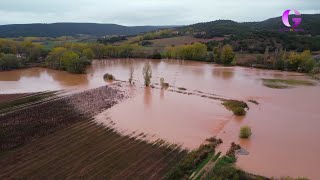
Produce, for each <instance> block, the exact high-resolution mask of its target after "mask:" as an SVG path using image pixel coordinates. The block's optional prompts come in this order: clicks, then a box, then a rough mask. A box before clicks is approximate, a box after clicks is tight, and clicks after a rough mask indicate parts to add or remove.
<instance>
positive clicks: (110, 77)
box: [103, 73, 115, 81]
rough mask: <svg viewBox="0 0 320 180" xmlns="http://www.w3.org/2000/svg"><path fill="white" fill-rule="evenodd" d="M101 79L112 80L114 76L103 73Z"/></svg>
mask: <svg viewBox="0 0 320 180" xmlns="http://www.w3.org/2000/svg"><path fill="white" fill-rule="evenodd" d="M103 79H105V80H109V81H112V80H114V79H115V78H114V76H113V75H112V74H108V73H106V74H105V75H103Z"/></svg>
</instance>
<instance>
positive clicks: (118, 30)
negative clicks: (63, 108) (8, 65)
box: [0, 23, 173, 38]
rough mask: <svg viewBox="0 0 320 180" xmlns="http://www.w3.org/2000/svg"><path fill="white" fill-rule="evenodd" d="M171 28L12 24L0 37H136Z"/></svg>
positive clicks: (0, 33)
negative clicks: (82, 35) (81, 35)
mask: <svg viewBox="0 0 320 180" xmlns="http://www.w3.org/2000/svg"><path fill="white" fill-rule="evenodd" d="M172 27H173V26H121V25H117V24H98V23H53V24H40V23H39V24H12V25H1V26H0V37H2V38H8V37H20V36H22V37H26V36H34V37H59V36H77V35H80V34H84V35H91V36H98V37H101V36H107V35H136V34H139V33H144V32H150V31H154V30H158V29H163V28H172Z"/></svg>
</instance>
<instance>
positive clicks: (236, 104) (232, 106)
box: [222, 100, 249, 116]
mask: <svg viewBox="0 0 320 180" xmlns="http://www.w3.org/2000/svg"><path fill="white" fill-rule="evenodd" d="M222 105H224V107H226V108H227V109H228V110H230V111H232V112H233V114H234V115H236V116H243V115H245V114H246V110H245V109H248V108H249V107H248V105H247V103H245V102H243V101H238V100H224V101H223V103H222Z"/></svg>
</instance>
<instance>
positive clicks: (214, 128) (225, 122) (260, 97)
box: [0, 59, 320, 180]
mask: <svg viewBox="0 0 320 180" xmlns="http://www.w3.org/2000/svg"><path fill="white" fill-rule="evenodd" d="M146 61H149V62H150V63H151V67H152V70H153V77H152V83H159V82H160V78H161V77H164V79H165V81H166V82H168V83H169V84H170V85H171V86H174V87H176V88H178V87H184V88H186V89H187V90H186V91H185V92H186V93H185V94H182V93H176V92H171V91H169V90H173V89H174V90H177V89H176V88H173V87H170V88H169V89H168V90H161V89H157V88H154V89H152V88H143V87H142V83H143V78H142V67H143V64H144V63H145V62H146ZM131 67H132V68H133V69H134V80H135V83H136V86H125V87H122V88H123V89H124V90H126V91H127V92H128V94H129V95H131V96H132V97H131V98H129V99H127V100H125V101H124V102H122V103H120V104H118V105H116V106H114V107H113V108H111V109H110V110H107V111H105V112H103V113H101V114H100V115H98V116H97V118H96V120H97V121H99V122H103V123H110V121H112V123H113V124H114V126H115V127H116V128H118V129H119V130H121V131H122V132H128V133H129V132H132V131H140V132H143V133H146V134H148V135H150V137H154V138H162V139H165V140H167V141H169V142H172V143H177V144H181V145H182V146H184V147H186V148H189V149H193V148H196V147H197V146H198V145H200V144H201V143H202V142H203V141H204V140H205V139H206V138H208V137H211V136H218V137H221V138H222V139H223V140H224V143H223V144H222V146H221V147H220V150H221V151H225V149H226V148H227V147H229V145H230V143H231V142H232V141H235V142H238V143H240V144H241V145H242V146H243V147H244V148H245V149H247V150H248V151H249V153H250V154H249V155H247V156H240V157H239V161H238V162H237V165H238V166H239V167H240V168H242V169H244V170H247V171H249V172H252V173H256V174H260V175H265V176H275V177H279V176H287V175H290V176H294V177H298V176H306V177H309V178H310V179H315V180H316V179H320V172H319V171H318V167H319V165H318V164H319V162H320V155H319V152H320V141H319V140H318V139H319V138H320V131H319V129H320V111H319V106H320V94H319V92H320V86H319V83H318V84H317V85H316V86H308V87H304V86H299V87H295V88H290V89H271V88H268V87H265V86H263V83H262V80H261V79H262V78H283V79H308V77H306V76H304V75H302V74H299V73H292V72H279V71H268V70H259V69H250V68H243V67H221V66H217V65H212V64H206V63H201V62H193V61H181V60H179V61H178V60H162V61H161V60H141V59H135V60H133V59H130V60H128V59H114V60H104V61H94V62H93V65H92V66H91V67H90V68H88V70H87V72H88V73H87V74H86V75H72V74H68V73H66V72H61V71H55V70H49V69H44V68H31V69H23V70H16V71H9V72H0V94H13V93H26V92H37V91H45V90H62V89H63V90H85V89H91V88H96V87H99V86H102V85H105V84H107V82H105V81H104V80H103V78H102V76H103V74H105V73H111V74H113V75H114V76H115V77H116V79H119V80H124V81H127V80H128V79H129V73H130V68H131ZM199 91H200V92H199ZM188 93H190V95H188ZM191 93H192V94H191ZM196 94H198V95H196ZM201 94H202V95H208V94H210V95H213V94H214V95H215V96H221V97H225V98H229V99H239V100H246V101H247V100H250V99H253V100H256V101H258V102H259V105H255V104H253V103H249V102H248V104H249V106H250V110H249V111H248V113H247V115H246V116H244V117H235V116H233V115H232V113H231V112H230V111H227V110H226V109H225V108H224V107H223V106H222V105H221V102H220V101H218V100H212V99H209V98H205V97H201ZM243 125H249V126H251V128H252V132H253V135H252V137H251V138H250V139H249V140H240V139H239V138H238V134H239V129H240V127H241V126H243Z"/></svg>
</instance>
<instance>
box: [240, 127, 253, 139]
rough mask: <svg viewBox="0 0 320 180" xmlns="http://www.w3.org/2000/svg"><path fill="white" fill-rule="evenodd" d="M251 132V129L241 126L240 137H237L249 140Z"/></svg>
mask: <svg viewBox="0 0 320 180" xmlns="http://www.w3.org/2000/svg"><path fill="white" fill-rule="evenodd" d="M251 134H252V132H251V128H250V127H249V126H243V127H242V128H241V129H240V135H239V137H240V138H244V139H246V138H249V137H250V136H251Z"/></svg>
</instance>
